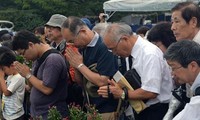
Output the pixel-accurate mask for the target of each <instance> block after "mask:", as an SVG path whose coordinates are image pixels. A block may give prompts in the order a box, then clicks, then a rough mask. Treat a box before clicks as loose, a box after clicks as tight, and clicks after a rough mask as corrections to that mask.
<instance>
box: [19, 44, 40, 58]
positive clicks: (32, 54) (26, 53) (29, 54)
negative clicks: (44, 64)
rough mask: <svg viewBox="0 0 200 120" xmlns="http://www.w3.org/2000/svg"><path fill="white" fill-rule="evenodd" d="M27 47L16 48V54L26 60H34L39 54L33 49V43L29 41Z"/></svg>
mask: <svg viewBox="0 0 200 120" xmlns="http://www.w3.org/2000/svg"><path fill="white" fill-rule="evenodd" d="M29 44H30V45H29V47H28V49H18V50H17V51H16V52H17V54H18V55H21V56H23V57H24V58H25V59H26V60H28V61H29V60H30V61H34V60H36V59H37V58H38V57H39V56H38V53H37V50H36V51H35V49H34V46H35V44H33V43H29Z"/></svg>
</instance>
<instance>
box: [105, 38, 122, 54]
mask: <svg viewBox="0 0 200 120" xmlns="http://www.w3.org/2000/svg"><path fill="white" fill-rule="evenodd" d="M121 39H122V37H120V38H119V40H118V41H117V44H116V46H115V47H113V48H108V51H110V52H112V51H116V50H117V47H118V45H119V42H120V41H121Z"/></svg>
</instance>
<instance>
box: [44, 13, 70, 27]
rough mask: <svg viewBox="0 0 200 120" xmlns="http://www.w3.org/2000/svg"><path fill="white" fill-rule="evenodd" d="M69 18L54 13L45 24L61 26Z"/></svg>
mask: <svg viewBox="0 0 200 120" xmlns="http://www.w3.org/2000/svg"><path fill="white" fill-rule="evenodd" d="M65 20H67V17H66V16H64V15H60V14H54V15H52V16H51V18H50V19H49V21H48V22H47V23H46V24H45V26H52V27H59V28H61V26H62V24H63V23H64V21H65Z"/></svg>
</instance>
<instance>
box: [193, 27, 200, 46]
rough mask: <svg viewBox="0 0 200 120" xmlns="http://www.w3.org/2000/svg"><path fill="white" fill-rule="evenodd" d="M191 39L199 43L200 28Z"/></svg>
mask: <svg viewBox="0 0 200 120" xmlns="http://www.w3.org/2000/svg"><path fill="white" fill-rule="evenodd" d="M193 41H195V42H197V43H199V44H200V30H199V32H198V33H197V34H196V35H195V37H194V38H193Z"/></svg>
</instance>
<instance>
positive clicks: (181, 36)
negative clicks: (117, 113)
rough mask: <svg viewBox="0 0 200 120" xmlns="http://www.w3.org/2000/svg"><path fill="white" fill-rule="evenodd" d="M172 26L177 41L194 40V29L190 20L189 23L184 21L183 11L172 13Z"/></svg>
mask: <svg viewBox="0 0 200 120" xmlns="http://www.w3.org/2000/svg"><path fill="white" fill-rule="evenodd" d="M171 20H172V26H171V30H172V31H173V33H174V36H175V37H176V40H177V41H179V40H192V39H193V38H194V36H195V35H194V27H193V24H192V22H191V20H190V22H189V23H186V21H185V20H184V19H183V17H182V15H181V11H174V12H173V13H172V17H171Z"/></svg>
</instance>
